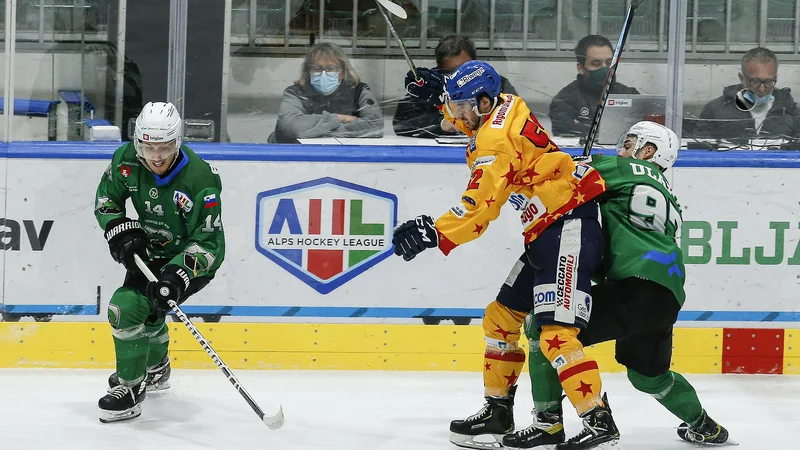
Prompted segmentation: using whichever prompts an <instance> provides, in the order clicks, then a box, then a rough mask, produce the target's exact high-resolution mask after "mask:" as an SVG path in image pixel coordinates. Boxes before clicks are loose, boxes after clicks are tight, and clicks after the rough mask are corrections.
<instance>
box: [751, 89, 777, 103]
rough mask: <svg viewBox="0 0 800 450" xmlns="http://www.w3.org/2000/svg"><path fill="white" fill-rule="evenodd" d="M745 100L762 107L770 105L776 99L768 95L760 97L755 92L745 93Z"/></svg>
mask: <svg viewBox="0 0 800 450" xmlns="http://www.w3.org/2000/svg"><path fill="white" fill-rule="evenodd" d="M744 98H746V99H747V100H748V101H750V102H752V103H753V104H754V105H755V106H761V105H766V104H767V103H769V102H770V101H771V100H772V99H773V98H774V97H773V96H772V94H767V95H765V96H763V97H759V96H757V95H756V94H755V92H753V91H745V93H744Z"/></svg>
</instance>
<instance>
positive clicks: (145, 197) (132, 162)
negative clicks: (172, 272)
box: [94, 143, 225, 278]
mask: <svg viewBox="0 0 800 450" xmlns="http://www.w3.org/2000/svg"><path fill="white" fill-rule="evenodd" d="M180 152H181V154H180V156H179V160H178V162H177V165H176V167H175V168H174V169H173V170H172V171H171V172H170V173H169V175H167V176H165V177H163V178H162V177H159V176H157V175H155V174H154V173H153V172H151V171H150V170H148V169H147V167H146V166H145V165H144V164H143V163H142V162H141V161H139V159H138V158H137V157H136V149H135V148H134V146H133V143H128V144H125V145H123V146H122V147H120V148H118V149H117V150H116V151H115V152H114V157H113V159H112V160H111V164H110V165H109V166H108V169H106V172H105V173H104V174H103V176H102V177H101V179H100V184H99V186H98V187H97V193H96V196H95V210H94V214H95V217H96V218H97V221H98V223H99V224H100V227H101V228H102V229H103V230H105V229H106V225H107V224H108V222H110V221H112V220H114V219H117V218H120V217H125V216H126V211H125V202H126V200H127V199H130V200H131V203H132V204H133V207H134V209H136V212H137V213H138V216H139V225H140V226H141V227H142V229H143V230H144V231H145V232H146V233H147V236H148V238H149V240H150V242H149V246H148V248H149V250H150V256H151V258H152V259H169V260H170V262H169V263H168V264H176V265H178V266H181V267H183V268H184V269H186V271H187V272H188V274H189V276H190V278H196V277H199V276H211V277H213V276H214V274H215V273H216V271H217V269H218V268H219V266H220V265H221V264H222V260H223V259H224V257H225V234H224V232H223V229H222V198H221V197H220V195H221V193H222V181H221V180H220V177H219V174H218V173H217V169H216V168H214V166H212V165H210V164H208V163H207V162H205V161H204V160H203V159H202V158H200V157H199V156H197V154H195V153H194V152H193V151H192V150H191V149H190V148H189V147H187V146H181V149H180Z"/></svg>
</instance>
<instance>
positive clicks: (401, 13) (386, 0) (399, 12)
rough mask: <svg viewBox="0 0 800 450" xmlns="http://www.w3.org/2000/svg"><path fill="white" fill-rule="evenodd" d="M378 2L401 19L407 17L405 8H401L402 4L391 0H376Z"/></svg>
mask: <svg viewBox="0 0 800 450" xmlns="http://www.w3.org/2000/svg"><path fill="white" fill-rule="evenodd" d="M376 1H377V2H378V3H380V4H381V6H383V7H384V8H386V10H387V11H389V12H390V13H392V14H394V15H395V16H397V17H399V18H401V19H408V14H407V13H406V10H405V9H403V7H402V6H400V5H398V4H397V3H394V2H392V1H391V0H376Z"/></svg>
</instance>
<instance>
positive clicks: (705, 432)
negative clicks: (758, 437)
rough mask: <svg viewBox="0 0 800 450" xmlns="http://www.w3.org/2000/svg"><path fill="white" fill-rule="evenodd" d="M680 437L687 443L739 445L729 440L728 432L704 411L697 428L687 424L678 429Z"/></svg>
mask: <svg viewBox="0 0 800 450" xmlns="http://www.w3.org/2000/svg"><path fill="white" fill-rule="evenodd" d="M678 436H680V438H681V439H683V440H684V441H687V442H692V443H695V444H705V445H709V446H712V445H716V446H718V445H739V444H737V443H736V442H733V441H731V440H729V439H728V430H726V429H725V427H723V426H722V425H720V424H718V423H717V422H716V421H714V419H712V418H711V417H709V416H708V413H706V412H705V411H703V415H702V416H700V419H698V423H697V425H696V426H689V424H687V423H686V422H683V423H681V425H680V426H679V427H678Z"/></svg>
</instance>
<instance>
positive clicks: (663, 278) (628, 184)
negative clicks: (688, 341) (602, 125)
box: [585, 156, 686, 306]
mask: <svg viewBox="0 0 800 450" xmlns="http://www.w3.org/2000/svg"><path fill="white" fill-rule="evenodd" d="M585 162H586V163H587V164H589V165H590V166H592V167H594V168H595V169H597V171H598V172H600V175H602V176H603V179H604V180H605V182H606V188H607V191H606V192H605V193H604V194H603V195H602V197H601V198H600V200H599V202H600V211H601V214H602V220H603V229H604V231H605V235H606V252H605V255H604V258H603V269H604V275H605V277H606V278H607V279H609V280H621V279H623V278H629V277H639V278H644V279H647V280H650V281H653V282H656V283H658V284H660V285H662V286H664V287H666V288H668V289H669V290H671V291H672V293H673V294H675V298H676V299H677V300H678V302H679V303H680V304H681V306H683V303H684V301H685V300H686V293H685V292H684V288H683V286H684V282H685V277H686V268H685V267H684V265H683V254H682V252H681V249H680V247H679V246H678V244H677V243H676V242H675V235H676V233H677V232H678V230H680V227H681V222H682V218H681V208H680V205H679V204H678V199H677V198H676V197H675V195H674V194H673V193H672V190H671V188H670V186H669V183H668V181H667V179H666V177H665V176H664V174H663V173H662V172H661V169H660V168H659V167H658V166H657V165H655V164H653V163H651V162H648V161H642V160H638V159H632V158H620V157H617V156H592V157H591V159H590V160H588V161H585Z"/></svg>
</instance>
